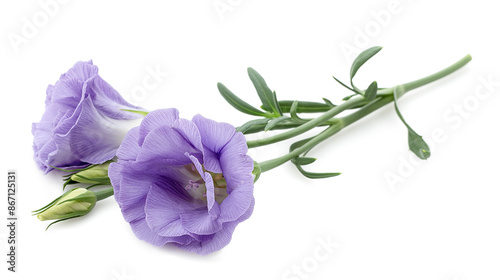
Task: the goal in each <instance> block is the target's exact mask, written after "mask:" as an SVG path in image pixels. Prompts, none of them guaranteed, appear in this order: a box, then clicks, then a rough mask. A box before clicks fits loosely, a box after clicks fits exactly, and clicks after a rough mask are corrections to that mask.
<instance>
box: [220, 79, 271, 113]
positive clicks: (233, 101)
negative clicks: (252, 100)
mask: <svg viewBox="0 0 500 280" xmlns="http://www.w3.org/2000/svg"><path fill="white" fill-rule="evenodd" d="M217 88H218V89H219V92H220V94H221V95H222V97H224V99H225V100H226V101H227V103H229V104H230V105H231V106H233V107H234V108H235V109H236V110H238V111H240V112H242V113H245V114H248V115H252V116H258V117H263V116H267V114H266V113H264V112H262V111H261V110H259V109H257V108H255V107H253V106H252V105H250V104H248V103H246V102H245V101H243V100H242V99H240V98H239V97H238V96H236V95H235V94H234V93H232V92H231V91H230V90H229V89H228V88H227V87H226V86H225V85H223V84H221V83H217Z"/></svg>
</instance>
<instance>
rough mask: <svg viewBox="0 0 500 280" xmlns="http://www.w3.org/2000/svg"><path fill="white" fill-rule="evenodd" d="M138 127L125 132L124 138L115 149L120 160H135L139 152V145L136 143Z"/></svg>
mask: <svg viewBox="0 0 500 280" xmlns="http://www.w3.org/2000/svg"><path fill="white" fill-rule="evenodd" d="M138 139H139V127H134V128H132V129H131V130H129V131H128V132H127V135H125V138H123V141H122V143H121V145H120V147H119V148H118V150H117V151H116V156H117V157H118V158H119V159H121V160H136V159H137V156H138V155H139V153H140V152H141V147H140V146H139V143H138Z"/></svg>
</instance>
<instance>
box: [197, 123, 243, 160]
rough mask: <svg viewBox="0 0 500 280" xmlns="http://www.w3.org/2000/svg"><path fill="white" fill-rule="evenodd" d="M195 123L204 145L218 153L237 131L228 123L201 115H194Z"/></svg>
mask: <svg viewBox="0 0 500 280" xmlns="http://www.w3.org/2000/svg"><path fill="white" fill-rule="evenodd" d="M193 123H194V124H196V126H197V127H198V130H199V131H200V134H201V139H202V142H203V145H204V146H205V147H206V148H208V149H210V150H211V151H212V152H214V153H216V154H218V153H219V152H220V151H221V150H222V148H224V146H225V145H226V144H227V143H228V142H229V141H230V140H231V138H233V135H234V133H235V132H236V130H235V129H234V127H233V126H232V125H230V124H228V123H219V122H216V121H213V120H209V119H207V118H204V117H203V116H201V115H196V116H194V117H193Z"/></svg>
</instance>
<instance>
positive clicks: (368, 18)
mask: <svg viewBox="0 0 500 280" xmlns="http://www.w3.org/2000/svg"><path fill="white" fill-rule="evenodd" d="M47 2H49V1H48V0H41V1H39V2H37V1H2V2H1V4H0V21H1V25H0V28H1V30H0V34H1V35H2V36H1V40H0V48H1V53H0V55H1V57H0V61H1V63H0V71H1V73H0V74H1V75H0V76H1V95H2V100H1V104H2V109H1V110H0V113H1V118H0V119H1V124H2V126H1V130H2V132H1V135H2V139H3V140H2V145H1V168H0V170H1V172H2V173H3V174H5V173H6V171H7V170H8V169H15V170H17V171H18V174H19V185H18V196H17V198H18V209H17V215H18V217H19V221H18V224H19V225H18V236H17V238H18V251H17V254H18V264H17V270H18V272H17V273H15V274H14V273H10V272H7V264H6V263H5V261H4V260H6V254H7V246H6V245H7V242H6V237H7V235H8V232H7V228H6V226H5V225H4V223H6V221H5V218H6V212H7V210H6V208H7V206H6V190H3V191H0V193H2V195H1V197H3V198H2V199H1V203H0V206H1V208H0V212H1V213H2V214H1V215H0V217H4V218H2V226H0V237H1V239H0V241H1V242H0V252H1V255H2V257H0V260H2V265H0V271H1V273H0V275H2V276H1V279H35V278H37V279H46V278H49V277H50V278H51V279H107V280H109V279H115V280H120V279H137V280H140V279H202V278H204V279H207V278H208V279H215V278H216V279H221V280H222V279H360V280H361V279H385V280H392V279H394V280H396V279H398V280H400V279H407V280H416V279H427V280H434V279H439V280H468V279H470V280H472V279H482V280H488V279H500V270H499V263H500V203H499V198H500V190H499V184H498V181H499V179H498V172H499V171H498V167H499V164H498V159H499V157H500V151H499V145H498V143H499V142H500V134H499V133H498V120H499V117H500V110H498V108H499V106H500V97H499V96H498V95H499V93H500V86H499V85H498V82H496V85H495V86H493V87H491V88H490V91H491V92H490V94H489V95H488V96H486V97H484V95H487V94H488V93H489V92H488V90H487V89H486V88H485V87H484V85H483V83H482V82H481V79H483V80H488V79H491V80H493V81H500V73H499V71H498V62H499V55H498V49H499V47H500V44H499V40H498V34H499V32H498V27H499V24H498V23H499V22H498V20H497V18H498V7H494V6H493V4H492V3H494V1H479V0H476V1H410V0H400V1H390V0H377V1H342V2H340V1H326V0H325V1H264V0H260V1H259V0H254V1H250V0H239V1H236V0H232V1H229V0H220V1H214V0H205V1H162V2H160V1H89V0H86V1H83V0H74V1H67V3H64V4H63V3H62V2H60V4H57V6H52V7H51V10H50V11H48V12H47V11H45V10H44V8H42V6H43V3H47ZM40 3H42V5H40ZM214 3H215V4H218V5H219V6H220V7H222V8H223V6H224V4H225V5H229V7H231V8H230V9H228V10H226V11H225V12H224V11H219V12H218V11H217V10H216V9H215V8H214ZM48 13H50V15H48ZM44 15H45V16H44ZM383 15H385V17H384V16H383ZM387 15H389V17H387ZM29 22H30V23H32V24H36V25H35V28H36V30H33V29H31V30H28V31H29V32H28V31H26V29H29V28H28V27H26V26H27V25H29V24H30V23H29ZM23 30H24V31H25V34H24V35H23ZM26 32H28V33H26ZM16 36H17V37H16ZM14 37H16V40H18V41H17V42H18V43H17V44H16V43H12V38H14ZM19 38H23V39H19ZM19 40H21V41H19ZM373 45H381V46H384V49H383V50H382V51H381V52H380V53H379V54H378V55H377V56H376V57H375V58H374V59H373V60H371V61H370V62H369V63H367V64H366V65H365V66H364V67H363V68H362V69H361V70H360V72H359V74H358V77H357V78H356V82H357V83H358V84H359V86H360V87H363V88H364V87H366V86H368V84H369V83H370V82H371V81H373V80H377V81H378V83H379V85H380V86H382V87H389V86H394V85H396V84H399V83H404V82H408V81H411V80H414V79H417V78H420V77H423V76H425V75H427V74H430V73H433V72H435V71H437V70H440V69H441V68H444V67H446V66H448V65H449V64H452V63H453V62H455V61H456V60H458V59H460V58H461V57H463V56H464V55H466V54H467V53H470V54H471V55H472V56H473V60H472V62H471V63H470V64H469V65H467V66H466V67H465V68H464V69H462V70H460V71H459V72H458V73H455V74H453V75H452V76H451V77H449V78H446V79H444V80H442V81H439V82H436V83H434V84H432V85H429V86H426V87H425V88H421V89H418V90H415V91H413V92H411V93H409V94H408V96H406V97H405V98H404V99H402V100H401V103H400V107H401V110H402V111H403V114H404V115H405V116H406V119H407V121H408V122H409V123H410V124H412V125H413V127H414V129H415V130H416V131H417V132H418V133H420V134H421V135H423V136H424V137H425V138H426V139H427V140H429V142H435V140H436V139H433V133H437V132H435V131H441V134H443V136H442V137H440V138H439V139H437V140H438V141H439V143H435V144H434V145H431V147H432V148H433V149H432V157H431V158H430V159H429V160H428V161H425V162H414V163H412V162H413V161H410V163H408V162H409V159H412V158H411V155H410V153H409V152H408V148H407V143H406V130H405V127H404V126H403V125H402V124H401V122H400V121H399V120H398V118H397V116H396V114H395V112H394V108H393V107H392V106H387V107H386V108H383V109H381V110H380V111H378V112H376V113H375V114H373V115H371V116H369V117H368V118H367V119H365V120H362V121H360V122H359V123H356V124H355V125H353V126H352V127H349V128H347V129H346V130H345V131H342V132H341V133H340V134H339V135H337V136H335V137H333V138H332V139H330V140H329V141H327V142H326V143H324V144H323V145H321V146H319V147H318V148H317V149H315V150H313V151H312V153H311V155H312V156H315V157H318V161H317V162H316V163H315V164H313V165H311V166H308V170H313V171H338V172H342V173H343V174H342V175H341V176H339V177H336V178H332V179H326V180H316V181H315V180H308V179H306V178H304V177H302V176H301V175H300V174H299V173H298V172H297V171H296V169H295V168H294V167H293V165H291V164H286V165H284V166H282V167H280V168H278V169H275V170H272V171H270V172H269V173H265V174H263V175H262V177H261V179H260V180H259V181H258V183H257V184H256V186H255V198H256V206H255V211H254V214H253V216H252V217H251V218H250V219H249V220H248V221H246V222H244V223H242V224H240V225H239V226H238V227H237V229H236V231H235V233H234V235H233V240H232V242H231V243H230V244H229V245H228V246H227V247H226V248H224V249H223V250H221V251H219V252H217V253H214V254H212V255H209V256H204V257H201V256H197V255H194V254H191V253H186V252H183V251H181V250H178V249H172V248H170V247H169V248H156V247H154V246H152V245H149V244H147V243H145V242H143V241H140V240H138V239H137V238H135V236H134V234H133V233H132V231H131V230H130V228H129V225H128V224H127V223H126V222H124V220H123V218H122V216H121V213H120V211H119V208H118V206H117V204H116V203H115V201H114V200H113V199H112V198H111V199H108V200H105V201H103V202H100V203H99V204H98V205H97V206H96V208H95V209H94V211H93V212H92V213H91V214H89V215H88V216H86V217H84V218H82V219H79V220H73V221H68V222H65V223H60V224H57V225H55V226H54V227H53V228H51V229H50V230H48V231H45V227H46V226H47V223H42V222H39V221H38V220H37V219H36V218H35V217H31V216H30V211H31V210H34V209H36V208H39V207H41V206H43V205H44V204H46V203H48V202H49V201H51V200H52V199H53V198H55V197H57V196H58V195H60V193H61V181H60V175H61V174H56V173H53V174H50V175H47V176H44V175H42V173H41V172H40V171H39V170H38V169H37V168H36V166H35V164H34V161H33V159H32V156H33V151H32V148H31V145H32V136H31V123H32V122H37V121H39V119H40V117H41V115H42V113H43V111H44V100H45V89H46V87H47V85H48V84H53V83H55V82H56V80H57V79H58V78H59V75H60V74H62V73H64V72H66V71H67V70H68V69H69V68H70V67H71V66H72V65H73V64H74V63H75V62H77V61H79V60H89V59H93V61H94V63H95V64H96V65H98V66H99V69H100V75H101V76H102V77H103V78H104V79H105V80H106V81H108V82H109V83H110V84H111V85H113V86H114V87H115V88H116V89H117V90H118V91H119V92H120V93H122V95H123V96H125V97H126V98H127V99H128V100H129V101H131V102H133V103H135V104H137V105H140V106H143V107H145V108H147V109H150V110H152V109H157V108H165V107H177V108H179V109H180V111H181V116H182V117H184V118H191V117H192V116H193V115H195V114H198V113H200V114H203V115H204V116H206V117H209V118H213V119H215V120H218V121H225V122H229V123H231V124H233V125H235V126H238V125H241V124H242V123H244V122H246V121H248V120H250V119H251V118H250V117H249V116H245V115H243V114H242V113H240V112H238V111H236V110H234V109H233V108H232V107H230V106H229V105H228V104H226V103H225V101H224V100H223V99H222V97H221V96H220V95H219V93H218V91H217V87H216V83H217V82H219V81H220V82H223V83H224V84H226V85H227V86H228V87H229V88H230V89H231V90H232V91H233V92H235V93H237V94H239V95H240V96H241V97H242V98H244V99H245V100H247V101H248V102H250V103H252V104H254V105H255V106H258V105H259V100H258V97H257V95H256V94H255V92H254V90H253V87H252V85H251V82H250V80H249V79H248V77H247V75H246V67H249V66H251V67H253V68H255V69H256V70H257V71H259V72H260V73H261V74H262V75H263V76H264V78H266V80H267V83H268V84H269V86H270V87H271V88H272V89H274V90H276V92H277V94H278V97H279V98H280V99H301V100H311V101H321V98H322V97H327V98H329V99H331V100H332V101H339V100H340V99H341V98H342V97H343V96H345V95H348V94H349V92H347V91H346V90H344V89H343V88H342V87H341V86H339V85H338V84H336V83H335V82H334V80H333V79H332V78H331V75H336V76H337V77H339V78H340V79H342V80H344V81H347V79H348V73H349V68H350V65H351V62H352V60H353V58H354V57H353V56H352V55H348V54H346V48H348V49H349V48H350V49H351V50H352V49H355V48H357V49H359V50H361V49H364V48H367V47H369V46H373ZM151 69H159V70H160V72H168V74H169V75H168V77H164V76H166V75H163V74H162V75H163V76H160V78H158V82H157V83H156V84H155V86H154V87H153V88H151V89H149V90H146V91H145V94H138V93H139V90H140V89H139V87H141V85H142V81H143V80H144V79H146V78H147V77H148V75H150V74H149V72H150V71H152V70H151ZM476 90H477V92H480V93H482V94H483V96H482V97H483V98H482V100H478V99H477V97H475V95H474V94H475V92H476ZM464 104H465V108H466V109H463V110H464V112H463V115H460V114H459V113H458V110H460V109H459V108H463V105H464ZM261 137H262V136H261ZM290 143H292V142H285V143H283V144H279V145H275V146H274V147H271V148H262V149H258V150H255V151H251V152H250V155H251V156H252V157H254V159H256V160H258V161H263V160H266V159H269V158H272V157H276V156H279V155H281V154H284V153H286V151H287V149H288V144H290ZM389 174H391V176H399V177H398V178H399V179H400V180H399V181H393V182H392V183H389V182H388V181H387V179H386V177H387V176H389ZM1 177H2V178H4V179H2V180H5V181H6V180H7V179H6V175H3V176H1ZM2 185H3V186H5V183H2ZM4 221H5V222H4ZM321 240H324V241H326V240H330V241H332V242H334V243H335V244H336V245H338V246H335V247H336V248H334V249H332V251H331V252H332V253H331V254H328V255H325V254H326V252H327V251H325V250H324V249H322V247H320V246H321ZM318 250H321V251H319V252H320V253H321V256H322V258H321V260H319V261H318V260H316V259H315V258H316V257H317V255H315V252H318ZM293 267H295V268H296V269H297V270H298V269H300V270H301V271H302V274H294V272H293V271H292V268H293ZM4 275H5V276H4ZM5 277H6V278H5Z"/></svg>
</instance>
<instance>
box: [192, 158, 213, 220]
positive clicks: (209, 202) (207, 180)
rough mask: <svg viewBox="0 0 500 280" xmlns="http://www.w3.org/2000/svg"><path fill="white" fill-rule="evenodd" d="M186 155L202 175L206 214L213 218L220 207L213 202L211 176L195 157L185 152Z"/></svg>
mask: <svg viewBox="0 0 500 280" xmlns="http://www.w3.org/2000/svg"><path fill="white" fill-rule="evenodd" d="M186 156H187V157H189V159H190V160H191V162H192V163H193V164H194V166H195V167H196V169H197V171H198V173H199V174H200V176H201V177H202V179H203V181H205V188H206V190H207V193H206V198H207V210H208V214H209V215H210V219H212V220H215V219H217V218H218V217H219V215H220V208H219V204H217V203H216V202H215V190H214V188H215V187H214V181H213V179H212V176H211V175H210V174H209V173H207V172H204V171H203V167H202V166H201V164H200V162H199V161H198V159H197V158H196V157H194V156H192V155H189V154H188V153H186Z"/></svg>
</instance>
